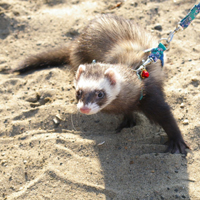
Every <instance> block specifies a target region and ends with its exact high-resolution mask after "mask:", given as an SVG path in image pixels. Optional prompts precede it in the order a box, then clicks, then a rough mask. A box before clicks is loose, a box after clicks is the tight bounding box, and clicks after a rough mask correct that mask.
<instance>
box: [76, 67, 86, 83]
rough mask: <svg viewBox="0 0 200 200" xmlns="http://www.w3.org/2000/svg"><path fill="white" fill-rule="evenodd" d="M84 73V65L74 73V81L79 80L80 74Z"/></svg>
mask: <svg viewBox="0 0 200 200" xmlns="http://www.w3.org/2000/svg"><path fill="white" fill-rule="evenodd" d="M84 71H85V65H79V67H78V70H77V72H76V81H77V80H78V79H79V78H80V76H81V74H82V73H83V72H84Z"/></svg>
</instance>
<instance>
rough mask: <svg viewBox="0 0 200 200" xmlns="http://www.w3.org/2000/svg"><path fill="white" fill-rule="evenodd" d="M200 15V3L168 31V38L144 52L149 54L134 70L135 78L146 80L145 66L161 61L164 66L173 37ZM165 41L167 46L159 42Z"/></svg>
mask: <svg viewBox="0 0 200 200" xmlns="http://www.w3.org/2000/svg"><path fill="white" fill-rule="evenodd" d="M199 13H200V3H198V4H197V5H195V6H194V7H193V8H192V9H191V10H190V12H189V13H188V14H187V15H186V16H185V17H184V18H183V19H182V20H181V21H180V22H179V23H178V25H177V27H176V29H175V30H174V31H170V33H169V37H168V38H162V39H160V40H159V44H158V47H157V48H152V49H147V50H145V51H144V52H145V53H146V52H150V55H149V56H148V58H147V60H146V61H143V64H142V65H141V66H140V67H139V68H138V69H137V70H135V71H136V73H137V76H138V78H139V79H140V80H142V79H144V78H148V77H149V74H148V72H147V70H146V66H147V65H149V64H151V63H152V62H154V63H155V62H157V60H160V61H161V65H162V67H163V66H164V51H165V50H167V49H168V48H169V45H170V42H171V41H172V39H173V37H174V35H175V34H176V33H177V32H178V31H180V30H184V29H186V28H187V27H188V26H189V25H190V23H191V22H192V21H193V20H194V19H195V17H196V16H197V15H198V14H199ZM163 40H164V41H165V42H166V43H167V44H166V45H164V44H163V43H162V42H161V41H163ZM142 98H143V89H142V90H141V96H140V100H142Z"/></svg>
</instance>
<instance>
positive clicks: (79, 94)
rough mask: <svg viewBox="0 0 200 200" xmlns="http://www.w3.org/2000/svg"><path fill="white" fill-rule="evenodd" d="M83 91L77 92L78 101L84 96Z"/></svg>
mask: <svg viewBox="0 0 200 200" xmlns="http://www.w3.org/2000/svg"><path fill="white" fill-rule="evenodd" d="M82 93H83V92H82V90H78V91H77V92H76V98H77V99H80V98H81V96H82Z"/></svg>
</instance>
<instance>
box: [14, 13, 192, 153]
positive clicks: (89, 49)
mask: <svg viewBox="0 0 200 200" xmlns="http://www.w3.org/2000/svg"><path fill="white" fill-rule="evenodd" d="M156 46H157V40H156V39H155V38H153V37H152V36H151V35H150V34H149V33H148V32H147V31H146V30H144V29H142V28H141V27H140V26H139V25H137V24H135V23H134V22H132V21H130V20H126V19H124V18H122V17H118V16H114V15H101V16H100V17H97V18H95V19H94V20H91V21H90V22H89V24H88V25H87V26H86V27H85V28H84V30H83V31H82V33H81V34H80V35H79V36H78V37H77V38H75V39H74V40H73V41H70V42H68V43H67V44H66V46H65V47H60V48H57V49H53V50H50V51H46V52H43V53H38V54H36V55H32V56H29V57H28V58H26V59H25V60H24V61H23V62H22V63H21V64H20V65H19V66H18V67H17V68H15V69H13V70H11V72H19V73H24V72H27V71H29V70H32V69H38V68H43V67H49V66H52V67H54V66H57V65H63V64H70V65H71V66H72V67H73V68H74V69H75V70H77V72H76V75H75V88H76V98H77V101H78V104H77V108H78V109H79V111H80V112H81V113H84V114H86V115H91V114H95V113H98V112H100V111H101V112H106V113H109V114H123V116H124V118H123V121H122V123H121V124H120V125H119V126H118V128H117V129H116V131H117V132H120V131H121V130H122V129H123V128H127V127H133V126H135V125H136V123H135V121H134V118H133V113H134V112H142V113H144V114H145V115H146V116H147V118H148V119H149V120H150V121H151V122H154V123H156V124H158V125H160V126H161V127H162V128H163V129H164V130H165V132H166V133H167V135H168V147H167V149H166V152H171V153H183V154H186V149H187V148H189V147H188V145H187V144H186V143H185V142H184V140H183V137H182V135H181V132H180V130H179V128H178V125H177V123H176V120H175V119H174V117H173V114H172V112H171V111H170V107H169V105H168V104H167V103H166V101H165V98H164V93H163V79H164V75H163V71H162V68H161V64H160V63H159V62H157V63H152V64H150V65H147V67H146V69H147V71H148V72H149V74H150V75H149V78H146V79H142V80H141V79H139V78H138V76H137V74H136V72H135V70H136V69H138V68H139V67H140V65H141V64H142V60H146V59H147V58H148V56H149V53H148V52H146V53H145V52H144V50H146V49H149V48H152V47H156ZM93 60H95V61H96V62H95V63H92V61H93Z"/></svg>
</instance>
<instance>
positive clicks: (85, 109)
mask: <svg viewBox="0 0 200 200" xmlns="http://www.w3.org/2000/svg"><path fill="white" fill-rule="evenodd" d="M90 111H91V109H90V108H88V107H85V106H84V107H82V108H80V112H81V113H83V114H86V115H87V114H89V113H90Z"/></svg>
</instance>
